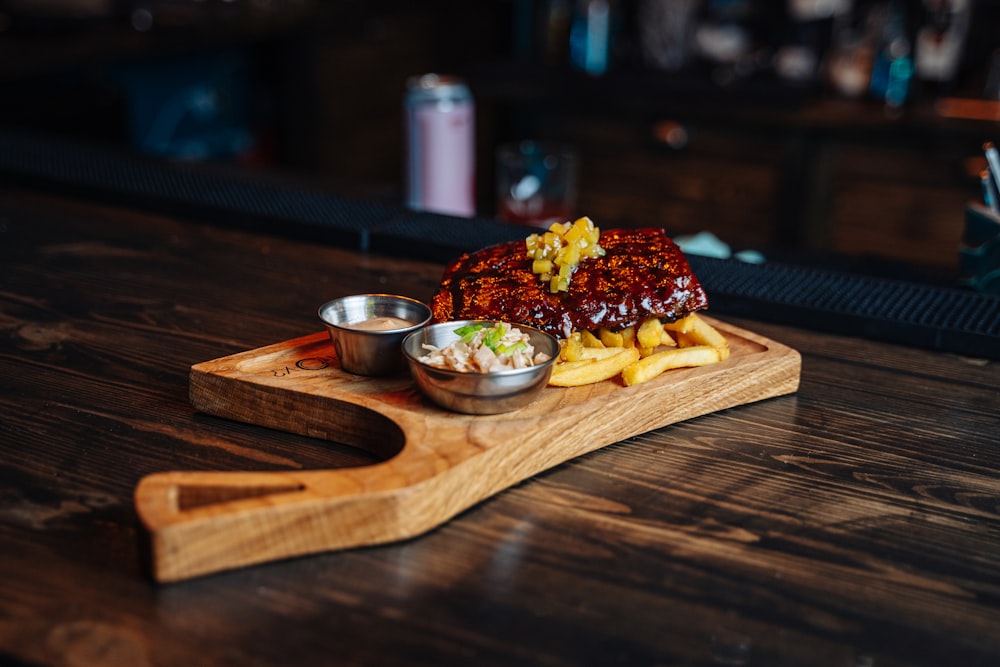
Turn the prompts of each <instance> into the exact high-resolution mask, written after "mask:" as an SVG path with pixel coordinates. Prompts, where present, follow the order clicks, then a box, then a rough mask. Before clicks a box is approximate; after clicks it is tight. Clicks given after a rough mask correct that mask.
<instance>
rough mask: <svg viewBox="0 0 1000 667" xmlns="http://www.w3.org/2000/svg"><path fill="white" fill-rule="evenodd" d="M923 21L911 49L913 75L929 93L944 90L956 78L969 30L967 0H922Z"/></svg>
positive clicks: (969, 11)
mask: <svg viewBox="0 0 1000 667" xmlns="http://www.w3.org/2000/svg"><path fill="white" fill-rule="evenodd" d="M924 9H925V13H924V21H923V24H922V25H921V27H920V29H919V30H918V31H917V38H916V45H915V49H914V52H915V53H914V55H915V66H916V74H917V78H919V79H920V80H921V81H922V82H924V83H925V86H926V87H927V89H928V91H929V92H930V93H933V94H944V93H946V92H947V91H948V90H949V89H950V88H951V87H952V86H953V85H954V84H955V83H956V80H957V77H958V70H959V65H960V64H961V62H962V56H963V52H964V50H965V40H966V37H967V35H968V32H969V20H970V17H971V7H970V2H969V0H924Z"/></svg>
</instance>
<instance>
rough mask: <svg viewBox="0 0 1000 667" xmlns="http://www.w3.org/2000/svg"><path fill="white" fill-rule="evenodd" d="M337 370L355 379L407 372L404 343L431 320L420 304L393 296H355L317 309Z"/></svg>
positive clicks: (429, 312) (425, 306)
mask: <svg viewBox="0 0 1000 667" xmlns="http://www.w3.org/2000/svg"><path fill="white" fill-rule="evenodd" d="M319 318H320V319H321V320H323V323H324V324H326V328H327V331H329V333H330V340H331V341H332V342H333V347H334V349H335V350H336V352H337V358H338V359H339V360H340V366H341V368H343V369H344V370H345V371H347V372H348V373H354V374H355V375H369V376H380V375H391V374H393V373H397V372H401V371H403V370H405V368H406V362H405V361H404V359H403V353H402V350H401V349H400V348H401V345H402V342H403V339H404V338H405V337H406V335H407V334H409V333H410V332H412V331H416V330H417V329H419V328H421V327H422V326H424V325H425V324H427V322H429V321H430V319H431V309H430V308H429V307H428V306H427V305H426V304H423V303H421V302H420V301H416V300H414V299H409V298H407V297H405V296H396V295H394V294H355V295H353V296H345V297H342V298H340V299H334V300H333V301H328V302H326V303H324V304H323V305H322V306H320V307H319Z"/></svg>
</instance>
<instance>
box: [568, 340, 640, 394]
mask: <svg viewBox="0 0 1000 667" xmlns="http://www.w3.org/2000/svg"><path fill="white" fill-rule="evenodd" d="M638 359H639V350H637V349H636V348H634V347H627V348H623V349H621V350H620V351H618V352H616V353H615V354H612V355H610V356H608V357H605V358H603V359H593V360H589V359H588V360H583V361H569V362H566V363H564V364H557V365H555V366H554V367H553V368H552V377H551V378H550V379H549V384H550V385H553V386H556V387H578V386H581V385H585V384H593V383H595V382H601V381H603V380H609V379H611V378H613V377H614V376H616V375H619V374H620V373H621V372H622V370H624V369H625V368H626V367H627V366H628V365H629V364H631V363H633V362H635V361H637V360H638Z"/></svg>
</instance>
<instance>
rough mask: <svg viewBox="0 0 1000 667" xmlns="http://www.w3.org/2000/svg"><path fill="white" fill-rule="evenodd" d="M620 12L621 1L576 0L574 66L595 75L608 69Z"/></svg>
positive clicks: (571, 46)
mask: <svg viewBox="0 0 1000 667" xmlns="http://www.w3.org/2000/svg"><path fill="white" fill-rule="evenodd" d="M620 14H621V8H620V7H619V4H618V0H576V3H575V5H574V7H573V14H572V21H571V23H570V33H569V58H570V64H572V66H573V67H574V68H576V69H578V70H581V71H583V72H586V73H587V74H591V75H593V76H600V75H602V74H604V73H605V72H607V71H608V68H609V66H610V64H611V54H612V47H613V43H614V39H615V36H616V33H617V32H618V27H619V24H620V20H621V16H620Z"/></svg>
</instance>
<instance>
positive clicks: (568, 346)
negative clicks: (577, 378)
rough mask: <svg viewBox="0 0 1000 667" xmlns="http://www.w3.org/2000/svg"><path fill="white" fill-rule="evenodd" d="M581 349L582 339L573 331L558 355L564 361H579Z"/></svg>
mask: <svg viewBox="0 0 1000 667" xmlns="http://www.w3.org/2000/svg"><path fill="white" fill-rule="evenodd" d="M582 351H583V341H582V340H581V338H580V334H579V333H577V332H576V331H574V332H573V333H572V334H571V335H570V337H569V338H567V339H566V341H565V343H564V344H563V346H562V352H561V353H560V355H559V357H560V358H561V359H563V360H564V361H579V360H580V359H582V358H583V357H581V356H580V353H581V352H582Z"/></svg>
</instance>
